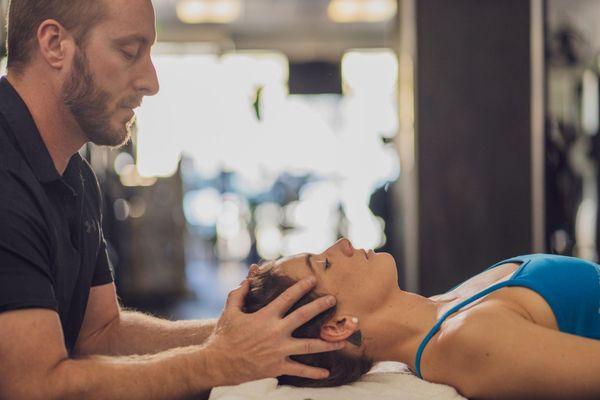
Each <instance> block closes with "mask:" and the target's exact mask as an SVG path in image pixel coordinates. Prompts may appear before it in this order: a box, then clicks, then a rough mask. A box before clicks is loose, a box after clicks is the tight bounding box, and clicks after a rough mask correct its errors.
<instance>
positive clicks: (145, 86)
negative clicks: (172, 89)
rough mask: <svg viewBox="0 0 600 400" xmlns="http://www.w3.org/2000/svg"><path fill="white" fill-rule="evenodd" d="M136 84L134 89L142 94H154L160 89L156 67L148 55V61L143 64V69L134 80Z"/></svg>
mask: <svg viewBox="0 0 600 400" xmlns="http://www.w3.org/2000/svg"><path fill="white" fill-rule="evenodd" d="M136 86H137V87H136V89H137V90H138V91H139V92H141V93H142V94H143V95H144V96H154V95H155V94H156V93H158V91H159V89H160V84H159V83H158V76H157V75H156V68H155V67H154V63H153V62H152V59H150V57H148V61H147V62H146V63H145V65H144V66H143V70H142V71H141V73H140V76H139V78H138V80H137V81H136Z"/></svg>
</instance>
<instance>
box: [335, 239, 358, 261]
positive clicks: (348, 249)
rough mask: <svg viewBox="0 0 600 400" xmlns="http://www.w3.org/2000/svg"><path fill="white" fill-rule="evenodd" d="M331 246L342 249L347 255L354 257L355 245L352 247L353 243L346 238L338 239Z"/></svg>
mask: <svg viewBox="0 0 600 400" xmlns="http://www.w3.org/2000/svg"><path fill="white" fill-rule="evenodd" d="M331 247H333V248H335V249H338V250H340V251H341V252H342V253H343V254H344V255H345V256H346V257H352V255H353V254H354V247H352V243H350V241H349V240H348V239H346V238H342V239H340V240H338V241H337V242H335V244H334V245H333V246H331Z"/></svg>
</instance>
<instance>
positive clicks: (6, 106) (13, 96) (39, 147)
mask: <svg viewBox="0 0 600 400" xmlns="http://www.w3.org/2000/svg"><path fill="white" fill-rule="evenodd" d="M0 99H1V101H0V113H2V115H3V116H4V119H5V120H6V122H7V123H8V125H9V127H10V129H11V130H12V132H13V134H14V136H15V138H16V141H17V143H18V144H19V147H20V148H21V151H22V152H23V155H24V156H25V159H26V160H27V163H28V164H29V166H30V167H31V169H32V171H33V173H34V174H35V176H36V177H37V179H38V180H39V181H40V182H42V183H47V182H51V181H55V180H57V179H60V178H61V176H60V174H59V173H58V171H57V170H56V167H55V166H54V162H53V161H52V157H51V156H50V153H49V152H48V149H47V148H46V144H45V143H44V141H43V140H42V136H41V135H40V131H39V130H38V128H37V126H36V125H35V122H34V120H33V116H32V115H31V113H30V112H29V109H28V108H27V105H26V104H25V102H24V101H23V99H22V98H21V96H20V95H19V94H18V93H17V91H16V90H15V88H14V87H13V86H12V85H11V84H10V82H9V81H8V79H6V77H4V76H3V77H2V78H0ZM69 164H71V163H69Z"/></svg>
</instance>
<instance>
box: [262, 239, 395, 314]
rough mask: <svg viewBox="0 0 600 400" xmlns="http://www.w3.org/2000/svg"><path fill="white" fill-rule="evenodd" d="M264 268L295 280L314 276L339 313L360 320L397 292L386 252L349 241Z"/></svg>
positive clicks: (392, 269) (393, 265)
mask: <svg viewBox="0 0 600 400" xmlns="http://www.w3.org/2000/svg"><path fill="white" fill-rule="evenodd" d="M265 268H271V272H272V273H276V274H280V275H285V276H288V277H290V278H292V279H294V280H300V279H302V278H305V277H308V276H310V275H314V276H315V277H316V278H317V285H316V287H315V291H316V292H317V293H318V294H321V295H324V294H332V295H334V296H335V297H336V299H337V309H338V313H348V314H351V315H356V316H357V317H359V318H360V317H361V316H365V315H368V314H370V313H372V312H374V311H376V310H377V309H379V307H381V306H383V304H385V302H386V300H387V298H388V296H389V295H390V294H392V293H394V292H395V291H397V290H399V288H398V273H397V271H396V262H395V261H394V258H393V257H392V256H391V255H390V254H388V253H375V252H374V251H373V250H367V251H365V250H362V249H355V248H354V247H352V244H351V243H350V241H349V240H348V239H340V240H338V241H337V242H336V243H335V244H333V246H331V247H329V248H328V249H327V250H325V251H324V252H322V253H320V254H311V253H304V254H299V255H296V256H292V257H285V258H281V259H279V260H277V261H275V262H274V263H273V264H272V265H268V266H265Z"/></svg>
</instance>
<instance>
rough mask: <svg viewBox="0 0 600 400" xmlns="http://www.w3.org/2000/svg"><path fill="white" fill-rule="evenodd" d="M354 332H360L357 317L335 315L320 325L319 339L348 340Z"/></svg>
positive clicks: (328, 340)
mask: <svg viewBox="0 0 600 400" xmlns="http://www.w3.org/2000/svg"><path fill="white" fill-rule="evenodd" d="M355 332H360V331H359V327H358V318H356V317H353V316H351V315H341V316H335V317H333V318H332V319H330V320H329V321H327V322H326V323H325V325H323V326H322V327H321V339H323V340H325V341H327V342H341V341H343V340H348V338H350V337H351V336H352V335H353V334H355ZM355 336H356V335H355Z"/></svg>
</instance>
